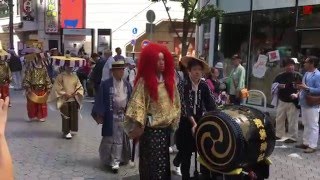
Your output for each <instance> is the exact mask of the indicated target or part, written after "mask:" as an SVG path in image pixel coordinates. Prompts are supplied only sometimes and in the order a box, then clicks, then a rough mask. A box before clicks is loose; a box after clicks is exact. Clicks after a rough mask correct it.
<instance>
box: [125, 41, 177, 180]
mask: <svg viewBox="0 0 320 180" xmlns="http://www.w3.org/2000/svg"><path fill="white" fill-rule="evenodd" d="M180 111H181V110H180V98H179V93H178V89H177V87H176V84H175V74H174V62H173V57H172V55H171V53H170V52H169V51H168V50H167V48H166V47H164V46H161V45H158V44H153V43H151V44H149V45H148V46H146V47H144V49H143V50H142V52H141V55H140V59H139V63H138V74H137V77H136V82H135V88H134V91H133V93H132V97H131V100H130V101H129V103H128V106H127V110H126V113H125V122H124V127H125V131H126V132H127V133H128V135H129V137H130V138H132V139H137V138H140V142H139V156H140V159H139V173H140V179H141V180H150V179H152V180H157V179H170V175H171V172H170V156H169V145H170V132H171V131H172V129H175V128H176V127H177V124H178V120H179V118H180Z"/></svg>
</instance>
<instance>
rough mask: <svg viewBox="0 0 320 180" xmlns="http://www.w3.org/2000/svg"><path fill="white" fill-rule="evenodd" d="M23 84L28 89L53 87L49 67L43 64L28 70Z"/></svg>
mask: <svg viewBox="0 0 320 180" xmlns="http://www.w3.org/2000/svg"><path fill="white" fill-rule="evenodd" d="M22 84H23V87H24V88H26V89H27V88H31V89H37V90H48V89H51V87H52V84H51V80H50V77H49V75H48V71H47V68H46V67H45V66H43V65H42V66H41V67H35V68H32V69H29V70H28V71H26V74H25V76H24V79H23V82H22Z"/></svg>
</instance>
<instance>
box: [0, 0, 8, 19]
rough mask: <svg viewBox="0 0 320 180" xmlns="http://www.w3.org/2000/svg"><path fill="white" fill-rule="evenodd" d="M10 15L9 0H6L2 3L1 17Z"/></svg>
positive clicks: (0, 6) (0, 8) (0, 7)
mask: <svg viewBox="0 0 320 180" xmlns="http://www.w3.org/2000/svg"><path fill="white" fill-rule="evenodd" d="M6 17H9V7H8V0H4V1H3V2H2V3H1V4H0V18H6Z"/></svg>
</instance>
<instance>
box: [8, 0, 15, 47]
mask: <svg viewBox="0 0 320 180" xmlns="http://www.w3.org/2000/svg"><path fill="white" fill-rule="evenodd" d="M13 6H14V5H13V0H8V8H9V39H10V41H9V43H10V49H12V50H13V49H14V44H13Z"/></svg>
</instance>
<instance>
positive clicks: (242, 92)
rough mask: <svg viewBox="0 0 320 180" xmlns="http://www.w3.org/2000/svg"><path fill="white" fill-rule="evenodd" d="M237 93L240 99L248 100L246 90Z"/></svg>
mask: <svg viewBox="0 0 320 180" xmlns="http://www.w3.org/2000/svg"><path fill="white" fill-rule="evenodd" d="M239 93H240V94H239V97H240V98H241V99H245V98H248V97H249V91H248V89H247V88H243V89H241V90H240V92H239Z"/></svg>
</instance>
